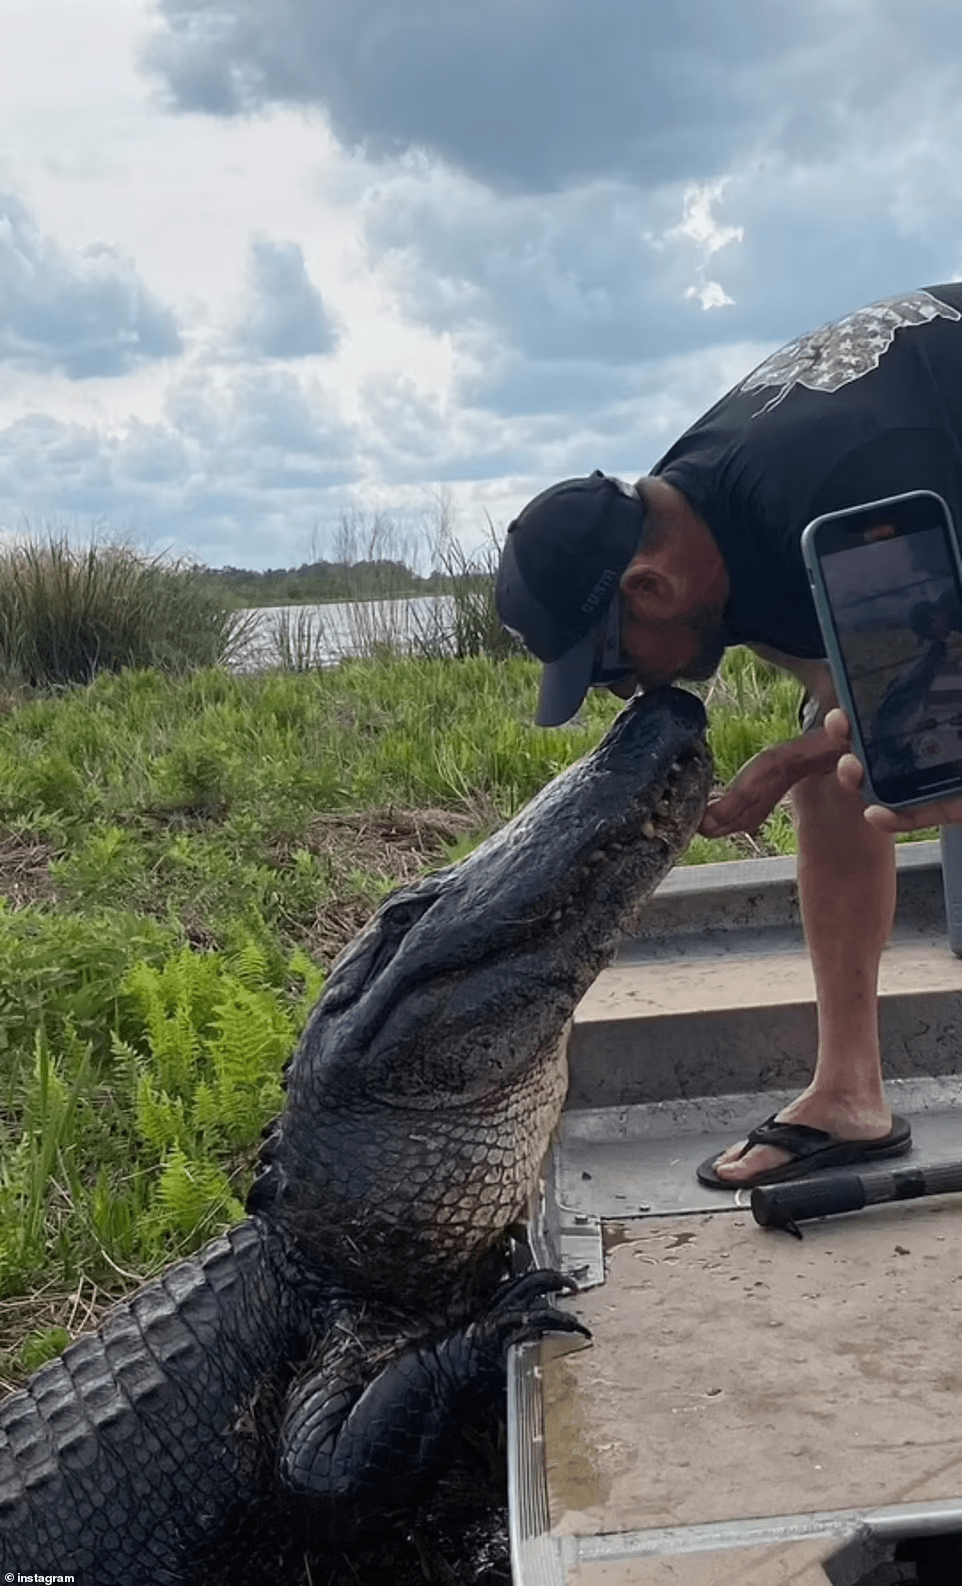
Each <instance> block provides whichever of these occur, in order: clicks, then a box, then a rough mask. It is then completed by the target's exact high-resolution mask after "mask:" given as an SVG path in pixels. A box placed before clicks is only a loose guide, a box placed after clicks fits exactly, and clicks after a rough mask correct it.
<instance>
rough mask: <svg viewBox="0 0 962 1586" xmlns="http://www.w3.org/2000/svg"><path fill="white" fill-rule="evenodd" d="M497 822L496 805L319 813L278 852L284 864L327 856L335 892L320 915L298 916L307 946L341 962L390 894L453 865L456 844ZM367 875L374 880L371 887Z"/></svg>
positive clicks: (322, 959) (318, 957) (276, 858)
mask: <svg viewBox="0 0 962 1586" xmlns="http://www.w3.org/2000/svg"><path fill="white" fill-rule="evenodd" d="M497 824H498V822H497V817H496V816H495V814H494V812H493V810H482V809H478V810H470V811H459V810H443V809H422V810H402V809H381V810H359V811H351V810H339V811H336V812H334V813H332V814H327V815H318V816H317V817H315V819H314V820H313V821H312V822H311V825H310V828H309V830H308V831H307V832H306V833H305V834H303V835H302V836H301V837H299V838H298V839H297V841H296V842H293V841H292V842H291V843H288V844H283V845H277V846H276V847H275V849H274V850H273V852H272V855H271V859H272V862H273V863H274V864H275V865H277V866H278V868H280V869H285V868H286V867H287V865H288V864H289V863H290V859H291V855H292V853H293V852H294V851H295V850H296V849H306V850H307V851H308V852H309V853H312V854H315V855H317V856H319V857H320V858H322V859H324V860H325V861H326V862H327V867H328V870H329V875H330V882H331V895H330V897H329V898H328V899H327V900H325V901H323V902H321V903H319V904H318V907H317V910H316V912H315V914H314V916H313V918H311V919H310V920H307V921H300V922H297V935H298V936H299V937H300V939H301V944H302V946H303V947H304V948H305V950H306V951H307V952H308V953H309V954H310V956H311V957H312V958H313V959H314V960H315V962H316V963H319V964H331V963H333V961H334V959H335V958H337V956H338V955H339V954H340V953H341V952H343V950H344V948H345V947H347V945H348V943H350V942H352V941H353V940H354V938H355V936H356V935H357V933H358V931H360V930H361V929H362V928H363V927H364V926H365V925H366V924H367V922H368V920H369V919H370V918H371V915H372V914H373V913H374V911H375V909H376V908H377V907H378V905H379V903H381V902H382V901H383V899H384V897H385V896H387V894H388V893H389V892H392V891H394V890H395V888H397V887H401V886H405V885H406V884H407V883H408V882H410V881H416V880H417V878H418V877H419V876H420V875H422V874H423V873H424V872H425V870H428V869H431V868H435V869H436V868H439V867H440V866H442V865H444V864H446V863H447V862H448V858H449V854H450V851H451V848H452V847H453V846H454V845H455V844H457V843H460V842H462V841H463V840H464V839H465V838H467V837H470V836H472V835H473V834H474V833H476V832H478V831H482V832H483V831H485V830H489V829H492V828H493V827H494V826H495V825H497ZM362 878H368V883H369V884H368V885H367V886H364V885H363V884H362ZM292 923H293V922H292Z"/></svg>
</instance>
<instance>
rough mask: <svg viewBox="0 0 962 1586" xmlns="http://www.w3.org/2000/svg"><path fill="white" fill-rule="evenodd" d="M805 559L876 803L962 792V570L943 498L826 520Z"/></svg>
mask: <svg viewBox="0 0 962 1586" xmlns="http://www.w3.org/2000/svg"><path fill="white" fill-rule="evenodd" d="M802 555H803V557H804V559H805V565H806V568H807V569H808V576H809V581H810V583H811V586H812V593H813V595H814V599H815V609H816V611H817V613H818V620H819V623H820V624H821V629H822V635H823V638H824V640H825V649H826V653H827V655H828V659H829V663H830V665H831V668H832V675H833V677H834V680H835V690H836V693H837V695H838V699H839V703H840V704H841V705H842V706H843V707H844V709H845V711H846V712H847V714H848V717H849V720H850V721H851V724H852V741H853V747H854V749H855V752H856V754H857V755H858V757H859V759H860V760H861V762H862V764H863V766H864V767H865V792H866V796H867V797H868V799H869V800H870V802H872V803H876V804H888V805H890V806H891V807H892V808H894V809H900V808H903V807H905V806H906V805H910V804H924V803H926V802H927V801H928V800H929V799H934V798H944V797H947V796H948V795H950V794H953V793H962V561H960V551H959V545H958V541H957V538H956V533H955V527H954V525H953V522H952V518H951V515H950V513H949V509H948V507H947V506H946V504H945V502H944V501H943V500H942V497H941V496H938V495H936V494H935V492H934V491H931V490H915V491H912V492H910V493H909V494H907V495H902V496H890V497H888V498H887V499H886V500H884V501H870V502H868V503H866V504H865V505H864V506H859V507H853V508H851V509H850V510H849V511H846V512H828V513H826V514H825V515H824V516H823V517H819V518H816V519H815V520H814V522H812V523H810V524H809V525H808V527H807V528H806V529H805V531H804V533H803V535H802Z"/></svg>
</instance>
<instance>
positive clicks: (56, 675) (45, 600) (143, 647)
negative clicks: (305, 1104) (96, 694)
mask: <svg viewBox="0 0 962 1586" xmlns="http://www.w3.org/2000/svg"><path fill="white" fill-rule="evenodd" d="M251 623H252V618H251V616H250V614H249V613H246V612H229V611H226V610H225V609H224V608H223V607H222V606H221V605H220V604H219V603H218V601H217V600H216V598H215V597H213V596H212V595H211V594H210V593H209V592H208V591H207V590H206V589H205V588H204V587H203V585H202V583H201V581H200V580H199V579H198V577H197V576H196V573H195V570H194V569H193V568H192V566H191V565H190V564H188V563H185V562H181V561H176V560H172V559H170V558H167V557H154V558H149V557H145V556H142V555H140V554H139V553H138V552H137V551H135V550H133V549H132V548H131V547H130V546H128V545H125V544H123V543H121V542H113V543H109V542H107V543H103V542H94V543H91V544H90V545H88V546H87V547H86V548H78V547H76V546H74V545H73V544H72V543H71V542H70V541H69V539H68V538H67V536H66V535H62V534H61V535H58V534H51V535H48V536H47V537H46V538H45V539H40V538H34V539H27V540H24V541H22V542H20V543H17V544H14V545H11V546H9V547H7V548H5V549H3V550H2V551H0V679H2V681H3V682H4V683H5V684H6V685H7V686H8V687H9V686H12V685H18V684H19V685H27V686H28V687H31V688H43V687H51V686H53V687H56V686H61V685H64V684H71V683H88V682H89V681H90V680H91V678H92V677H94V676H96V674H97V673H98V672H119V671H122V670H123V669H124V668H126V667H156V668H158V669H159V670H161V671H164V672H184V671H187V670H188V669H189V668H191V667H195V666H209V665H213V664H215V663H217V662H223V661H229V660H230V659H231V657H232V656H233V655H234V654H235V653H236V652H237V650H238V648H239V647H240V646H241V645H242V644H243V642H244V640H245V636H246V634H247V633H248V632H249V630H250V627H251Z"/></svg>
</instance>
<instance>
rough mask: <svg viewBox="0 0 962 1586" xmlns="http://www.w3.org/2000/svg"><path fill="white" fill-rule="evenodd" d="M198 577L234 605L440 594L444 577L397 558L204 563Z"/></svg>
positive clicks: (288, 603)
mask: <svg viewBox="0 0 962 1586" xmlns="http://www.w3.org/2000/svg"><path fill="white" fill-rule="evenodd" d="M198 577H199V578H201V579H202V580H203V582H204V583H206V584H208V585H209V587H210V590H211V592H212V593H217V594H218V595H219V597H220V598H221V599H222V600H225V601H226V602H227V603H228V604H229V605H231V606H235V607H241V606H286V605H300V604H305V605H322V604H324V603H325V602H327V601H351V600H393V599H403V598H404V597H405V596H410V595H434V594H442V593H443V592H444V590H445V588H446V586H447V584H448V582H449V580H448V579H447V578H446V576H445V574H444V573H443V572H441V571H438V570H436V571H433V572H431V573H429V574H428V575H427V576H426V577H425V576H422V575H421V574H420V573H415V572H413V571H412V570H411V568H410V567H407V566H405V564H404V563H403V562H398V561H391V560H380V559H379V560H376V561H360V562H304V563H302V565H301V566H300V567H284V568H273V567H269V568H267V569H265V570H264V571H263V572H258V571H256V570H252V569H250V568H245V567H219V568H204V569H203V571H201V572H199V573H198Z"/></svg>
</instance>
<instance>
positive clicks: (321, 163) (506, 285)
mask: <svg viewBox="0 0 962 1586" xmlns="http://www.w3.org/2000/svg"><path fill="white" fill-rule="evenodd" d="M960 155H962V6H960V5H959V3H958V0H911V3H909V0H806V3H805V4H804V5H800V4H798V3H797V0H724V3H721V0H671V3H670V4H667V3H666V0H592V4H590V5H586V4H585V3H584V0H472V3H471V4H468V3H467V0H155V3H149V4H148V3H145V0H3V3H2V6H0V528H3V529H7V530H11V531H14V532H22V531H23V530H24V529H25V528H26V529H35V528H38V527H40V526H42V525H45V524H52V525H57V526H58V527H66V528H68V529H69V530H70V531H72V532H77V533H84V532H87V531H88V530H89V528H90V527H91V526H93V525H99V526H103V525H108V526H109V527H110V528H112V529H113V530H114V531H116V532H122V533H124V534H127V535H129V536H132V537H134V538H135V539H137V540H138V541H139V542H140V543H142V544H145V545H148V546H150V547H151V548H153V549H160V548H162V547H170V548H172V549H173V550H175V551H179V552H183V553H188V554H190V555H193V556H196V557H197V558H199V559H200V560H203V561H205V562H207V563H208V564H209V565H211V566H222V565H225V564H231V565H234V566H247V567H267V566H274V567H277V566H286V565H291V564H297V563H299V562H301V561H304V560H309V559H311V558H312V557H313V556H314V555H324V554H327V553H329V552H330V551H331V549H332V548H333V547H334V545H335V543H336V533H337V526H338V523H339V522H340V520H341V518H342V515H343V514H345V513H347V514H352V513H353V514H362V515H366V518H369V517H370V515H371V514H373V513H375V512H377V511H384V512H388V513H391V514H394V515H395V516H396V517H398V519H399V520H400V521H401V522H405V523H406V522H409V521H417V520H419V518H420V516H421V515H427V517H428V519H430V517H431V515H432V513H433V512H434V510H435V507H434V504H435V503H436V502H437V500H438V498H439V495H440V494H441V493H443V494H444V496H445V498H446V499H447V501H448V503H449V506H450V507H451V508H453V509H454V510H455V511H456V513H457V519H458V523H459V525H460V532H461V536H462V539H463V540H464V541H465V543H466V544H468V545H471V544H477V543H480V541H481V540H483V538H484V535H485V533H486V527H485V526H486V522H487V519H488V518H490V520H491V521H492V522H493V523H494V524H495V525H496V527H498V528H503V526H504V525H505V523H506V522H507V521H508V519H509V518H510V517H511V515H512V514H513V513H514V512H515V511H517V509H518V508H519V507H520V506H521V505H522V504H523V503H524V501H525V500H526V499H527V498H528V497H529V496H530V495H532V494H533V493H534V492H535V491H537V490H539V489H541V488H543V487H544V486H545V485H547V484H549V483H551V482H552V481H553V480H555V479H558V478H562V477H565V476H568V475H571V474H579V473H585V472H589V471H590V470H591V469H592V468H595V467H601V468H604V469H606V470H608V471H611V472H615V473H620V474H622V475H625V476H628V477H634V476H636V475H638V474H640V473H642V472H644V471H645V470H646V469H647V468H648V467H649V466H650V465H651V464H652V463H653V462H654V461H655V460H656V459H657V458H658V457H659V456H660V454H661V452H662V451H664V450H665V449H666V448H667V446H668V445H669V444H670V443H671V442H672V441H673V440H674V439H675V437H676V436H677V435H678V434H679V433H680V432H681V430H682V429H684V427H685V425H686V424H687V423H688V422H690V421H691V420H692V419H694V418H696V417H697V416H698V414H699V413H700V412H701V411H702V410H703V409H704V408H705V407H706V406H708V405H709V404H710V403H711V402H712V401H714V400H715V398H716V397H717V396H719V395H720V394H721V393H722V392H723V391H724V390H725V389H727V387H728V386H729V385H731V384H732V383H733V382H734V381H735V380H737V379H738V378H740V377H741V376H742V375H744V374H745V373H747V371H748V370H749V369H750V368H751V367H752V366H753V364H755V363H757V362H758V361H759V360H760V359H761V358H762V357H764V356H765V355H766V354H767V353H769V352H770V351H772V350H773V349H774V348H775V347H776V346H778V345H780V344H781V343H782V342H785V341H788V340H790V339H791V338H793V337H794V336H796V335H797V334H799V333H800V332H802V331H805V330H808V329H812V328H814V327H815V326H816V325H818V324H820V323H822V322H823V321H824V320H826V319H830V318H832V317H834V316H835V315H837V314H841V313H844V312H846V311H848V310H850V309H852V308H855V307H857V306H859V305H860V304H862V303H864V302H868V301H870V300H872V299H873V298H876V297H882V296H885V295H887V294H888V293H894V292H898V291H902V290H904V289H906V288H907V287H913V286H919V285H925V284H931V283H934V282H938V281H943V280H947V279H952V278H957V277H958V276H960V275H962V180H960V178H959V170H960Z"/></svg>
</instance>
